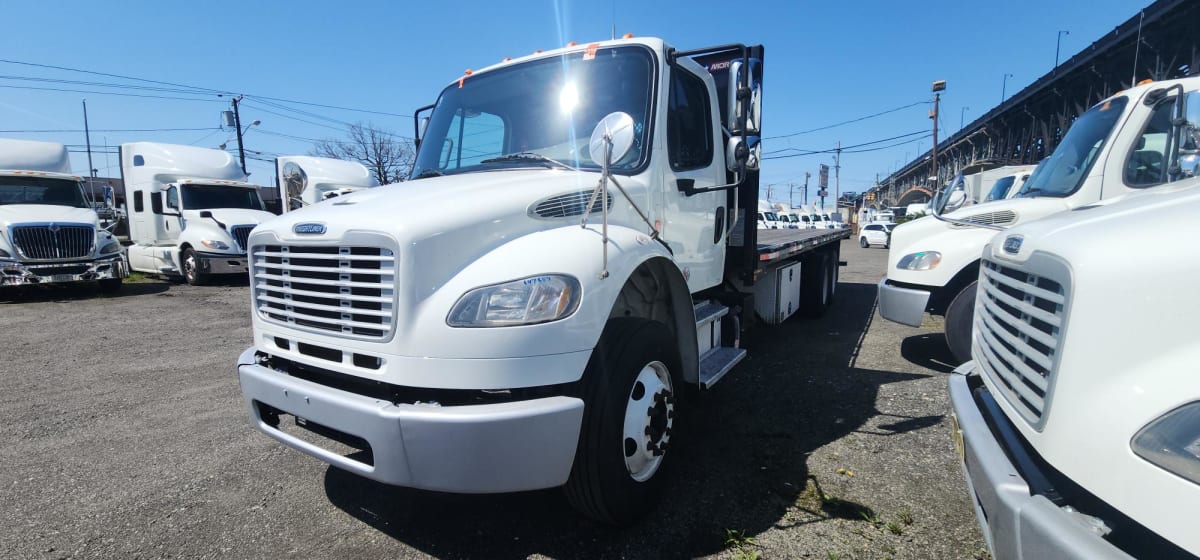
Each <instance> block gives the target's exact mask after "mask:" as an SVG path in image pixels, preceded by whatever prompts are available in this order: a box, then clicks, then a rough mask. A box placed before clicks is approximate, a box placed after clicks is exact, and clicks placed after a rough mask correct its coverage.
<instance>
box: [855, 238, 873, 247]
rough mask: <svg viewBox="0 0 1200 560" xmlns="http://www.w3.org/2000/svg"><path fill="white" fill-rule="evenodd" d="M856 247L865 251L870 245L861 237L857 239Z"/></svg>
mask: <svg viewBox="0 0 1200 560" xmlns="http://www.w3.org/2000/svg"><path fill="white" fill-rule="evenodd" d="M858 246H859V247H862V248H863V249H866V248H867V247H870V246H871V243H870V242H868V241H867V237H866V236H863V237H859V238H858Z"/></svg>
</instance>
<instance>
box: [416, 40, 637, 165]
mask: <svg viewBox="0 0 1200 560" xmlns="http://www.w3.org/2000/svg"><path fill="white" fill-rule="evenodd" d="M654 70H655V66H654V58H653V57H652V56H651V52H650V50H649V49H647V48H645V47H640V46H623V47H617V48H605V49H599V50H598V51H589V52H584V51H580V52H575V53H570V54H566V55H563V56H560V57H554V58H547V59H541V60H533V61H530V62H523V63H520V64H514V65H512V66H509V67H505V68H498V69H495V70H489V71H487V72H485V73H482V74H479V75H478V76H466V77H464V78H463V79H462V80H461V81H459V82H456V83H455V84H453V85H451V86H450V87H448V88H446V89H445V90H444V91H443V92H442V95H441V97H440V98H439V99H438V102H437V105H436V106H435V107H434V109H433V113H432V114H431V115H430V117H429V124H428V125H427V126H426V128H425V134H424V137H423V138H422V139H421V149H420V151H419V153H418V154H417V162H416V165H414V166H413V174H412V176H413V177H414V178H418V177H426V176H429V175H438V174H450V173H462V172H468V171H480V170H491V169H502V168H514V167H529V166H540V167H545V166H547V162H546V161H545V158H550V159H553V160H555V161H559V162H562V163H566V164H569V165H572V166H575V167H583V168H593V169H595V168H598V166H597V165H596V164H595V163H593V162H592V159H591V156H590V154H589V153H588V141H589V139H590V138H591V134H592V129H593V128H594V127H595V126H596V123H598V122H600V119H602V118H604V116H605V115H607V114H609V113H612V112H615V111H623V112H625V113H628V114H629V115H630V116H632V117H633V122H634V138H633V147H632V148H631V149H630V150H629V153H628V154H626V155H625V157H623V158H621V159H620V160H618V161H616V162H614V164H613V166H612V168H613V169H614V170H616V171H621V170H626V171H628V170H633V169H636V168H638V167H640V166H641V165H642V162H643V161H644V160H645V159H646V157H647V155H648V153H649V131H650V116H651V114H652V111H651V108H652V105H651V101H652V99H653V96H652V92H653V91H654V74H655V71H654ZM513 154H522V155H523V156H524V157H502V156H506V155H513Z"/></svg>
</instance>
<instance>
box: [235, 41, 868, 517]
mask: <svg viewBox="0 0 1200 560" xmlns="http://www.w3.org/2000/svg"><path fill="white" fill-rule="evenodd" d="M762 57H763V49H762V47H755V46H751V47H747V46H743V45H725V46H721V47H713V48H708V49H699V50H691V51H684V50H679V49H675V48H673V47H671V46H670V45H668V44H667V43H665V42H664V41H662V40H661V39H655V38H623V39H618V40H613V41H603V42H597V43H591V44H587V45H575V44H572V45H569V46H567V47H566V48H563V49H558V50H553V51H547V52H538V53H535V54H533V55H530V56H525V57H520V58H515V59H505V60H504V61H503V62H501V63H500V64H496V65H493V66H491V67H488V68H484V69H482V70H475V71H468V72H465V73H464V74H463V75H461V76H459V77H456V78H455V79H454V80H453V81H451V82H450V83H449V84H448V85H447V87H446V88H445V89H443V90H442V92H441V94H440V95H439V96H438V97H437V100H436V102H435V103H433V104H431V105H429V106H427V107H424V108H421V109H419V110H418V111H416V112H415V114H416V116H417V118H416V119H415V122H414V128H415V133H416V136H417V137H418V141H419V151H418V154H417V158H416V164H415V166H414V169H413V173H412V176H411V180H409V181H405V182H403V183H400V184H397V185H391V186H388V187H386V188H377V189H366V190H362V191H357V192H353V193H350V194H347V195H343V196H340V197H338V199H337V200H335V201H330V202H327V203H321V204H315V205H311V206H306V207H304V208H301V209H298V210H295V211H293V212H289V213H287V214H284V215H282V216H280V217H278V218H277V219H275V220H272V221H271V222H269V223H266V224H263V225H262V226H260V227H259V228H257V229H255V230H254V232H253V233H251V234H250V238H249V244H250V247H251V251H252V254H253V255H254V257H253V259H252V260H251V263H250V266H251V272H252V274H253V276H254V277H255V279H256V282H255V285H254V287H253V288H252V299H253V312H252V313H253V329H254V345H253V347H251V348H249V349H247V350H246V352H244V353H243V354H242V355H241V356H239V358H238V361H237V371H238V375H239V379H240V381H241V386H242V394H243V397H244V399H245V402H246V405H247V410H248V411H249V414H250V417H251V419H252V422H253V423H254V426H255V427H257V428H258V429H259V430H261V431H262V432H264V433H266V434H268V435H269V436H270V437H273V438H275V439H276V440H278V441H280V442H283V443H284V444H287V445H289V446H291V447H293V448H295V449H297V450H300V451H302V452H304V453H308V454H310V455H312V456H314V457H316V458H318V459H320V460H323V461H326V462H328V463H330V464H332V465H335V466H337V467H338V468H342V469H345V470H347V471H351V472H354V473H357V474H359V475H362V476H365V477H369V478H372V479H374V480H377V481H381V482H384V483H387V484H393V485H400V486H409V487H416V488H425V489H433V490H441V491H450V492H463V493H483V492H510V491H520V490H532V489H541V488H553V487H563V488H564V490H565V492H566V495H567V498H568V500H569V501H570V502H571V503H572V504H573V505H574V506H575V507H576V508H577V509H578V510H579V511H580V512H582V513H584V514H585V515H588V516H589V517H592V518H595V519H598V520H601V521H603V522H606V523H612V524H626V523H629V522H631V521H632V520H634V519H636V518H637V517H638V516H640V515H642V514H643V513H645V512H646V511H647V510H648V509H649V508H650V506H651V504H652V503H653V501H654V496H655V494H656V493H657V492H658V490H659V489H660V487H661V485H662V479H663V476H662V474H661V473H662V470H663V469H662V466H663V465H664V464H666V462H669V461H671V460H672V457H674V455H673V454H672V452H671V451H670V449H671V445H672V442H673V439H672V438H673V434H674V433H675V430H676V422H678V421H679V419H680V418H682V417H683V416H681V415H679V414H677V413H676V411H677V410H680V408H679V407H685V406H690V404H691V403H692V402H693V401H692V400H691V398H692V395H693V393H695V392H697V391H700V390H704V389H706V388H708V387H711V386H712V385H713V384H715V383H717V382H718V381H719V380H721V379H723V378H724V376H725V375H726V374H727V373H728V372H729V371H731V369H732V368H733V367H734V366H735V365H736V364H737V363H738V362H739V361H740V360H742V359H743V358H744V357H745V355H746V350H745V349H743V348H741V347H740V339H741V337H742V336H743V334H742V330H743V329H742V326H743V325H745V324H747V322H749V321H754V320H755V319H754V318H755V317H759V318H761V320H762V321H763V322H766V323H768V324H773V323H776V322H779V321H782V320H785V319H786V318H787V317H789V316H790V315H792V314H794V313H797V312H802V313H804V314H809V313H814V314H815V313H819V312H820V311H821V310H823V309H825V306H826V304H827V302H828V301H829V299H830V298H831V297H832V293H833V291H834V287H835V286H836V282H837V263H838V256H837V249H838V246H839V242H840V240H841V239H843V238H844V237H845V236H844V235H839V234H835V233H833V232H827V233H808V232H801V230H758V229H757V228H756V227H755V226H756V223H755V220H753V219H752V218H754V217H755V213H756V212H757V211H758V210H759V205H758V202H759V201H758V196H759V195H758V193H759V181H758V171H757V166H758V161H759V143H758V138H759V134H760V126H761V125H760V122H761V95H762V89H761V83H762V68H763V66H762ZM450 207H454V208H457V209H459V210H458V211H456V212H452V213H447V212H446V211H445V210H446V209H447V208H450ZM764 236H771V238H770V239H769V240H766V239H764ZM259 279H261V282H260V281H259ZM810 286H811V287H810ZM760 295H761V296H762V297H759V296H760ZM297 418H298V419H299V421H298V423H299V424H300V425H301V426H306V427H307V428H302V429H304V430H306V431H307V432H315V433H319V434H322V435H323V437H324V438H326V439H332V440H335V441H339V442H342V443H347V444H349V445H351V447H353V448H355V449H358V450H359V451H358V452H355V453H351V454H349V455H345V454H341V453H338V452H337V451H336V448H331V447H329V446H324V445H317V444H313V443H310V442H308V441H306V440H305V439H303V438H302V437H301V436H299V435H297V434H296V433H294V432H293V430H295V429H296V426H295V424H294V423H293V420H294V419H297Z"/></svg>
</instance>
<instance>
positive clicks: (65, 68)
mask: <svg viewBox="0 0 1200 560" xmlns="http://www.w3.org/2000/svg"><path fill="white" fill-rule="evenodd" d="M0 62H3V63H8V64H19V65H22V66H32V67H35V68H49V69H54V70H63V71H67V72H80V73H83V74H91V75H94V76H105V77H108V78H118V79H122V80H134V81H138V82H146V83H151V84H159V85H165V86H173V87H178V88H187V89H189V90H194V91H196V92H204V93H209V94H217V95H221V96H225V95H234V92H232V91H229V90H220V89H213V88H206V87H200V86H193V85H188V84H180V83H176V82H167V81H163V80H151V79H149V78H139V77H137V76H125V75H122V74H111V73H108V72H97V71H94V70H83V69H80V68H71V67H68V66H56V65H53V64H39V63H36V62H24V61H20V60H10V59H0ZM114 87H120V86H114ZM179 93H182V92H179ZM243 95H245V96H246V97H256V98H258V99H259V100H264V99H265V100H270V101H278V102H282V103H293V104H297V105H309V106H313V107H323V108H326V109H337V110H341V111H355V112H359V113H371V114H377V115H387V116H393V117H403V118H411V117H412V115H403V114H400V113H389V112H386V111H376V110H373V109H358V108H355V107H343V106H338V105H328V104H322V103H314V102H311V101H299V100H296V99H285V98H282V97H270V96H265V95H252V94H249V93H246V94H243Z"/></svg>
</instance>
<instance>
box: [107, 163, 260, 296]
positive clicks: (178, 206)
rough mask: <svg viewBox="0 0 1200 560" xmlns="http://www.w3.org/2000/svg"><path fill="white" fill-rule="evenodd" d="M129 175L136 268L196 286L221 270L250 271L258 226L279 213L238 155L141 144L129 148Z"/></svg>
mask: <svg viewBox="0 0 1200 560" xmlns="http://www.w3.org/2000/svg"><path fill="white" fill-rule="evenodd" d="M121 174H122V178H123V179H124V181H125V190H126V193H127V197H126V199H127V208H126V216H128V219H129V236H130V239H131V240H132V241H133V245H131V246H130V247H129V249H128V252H129V265H130V268H132V269H133V270H137V271H141V272H147V273H152V274H165V275H176V276H182V277H183V279H184V280H185V281H186V282H187V283H188V284H192V285H199V284H204V283H205V282H207V281H208V280H209V278H210V277H211V276H212V275H214V274H246V272H247V270H248V268H247V265H246V247H247V239H248V238H249V236H250V231H251V230H253V229H254V228H255V226H257V225H258V224H260V223H262V222H264V221H267V220H269V219H271V218H273V217H275V216H274V214H271V213H270V212H267V211H266V206H265V204H263V200H262V197H261V196H260V194H259V189H260V187H259V186H258V185H254V184H251V183H248V182H246V179H247V178H248V177H247V175H246V174H245V173H244V172H243V171H242V169H241V167H240V166H239V165H238V163H237V160H235V159H234V158H233V156H231V155H230V154H228V153H226V152H224V151H221V150H212V149H207V148H197V147H194V146H179V145H174V144H159V143H153V142H134V143H129V144H122V145H121Z"/></svg>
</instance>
